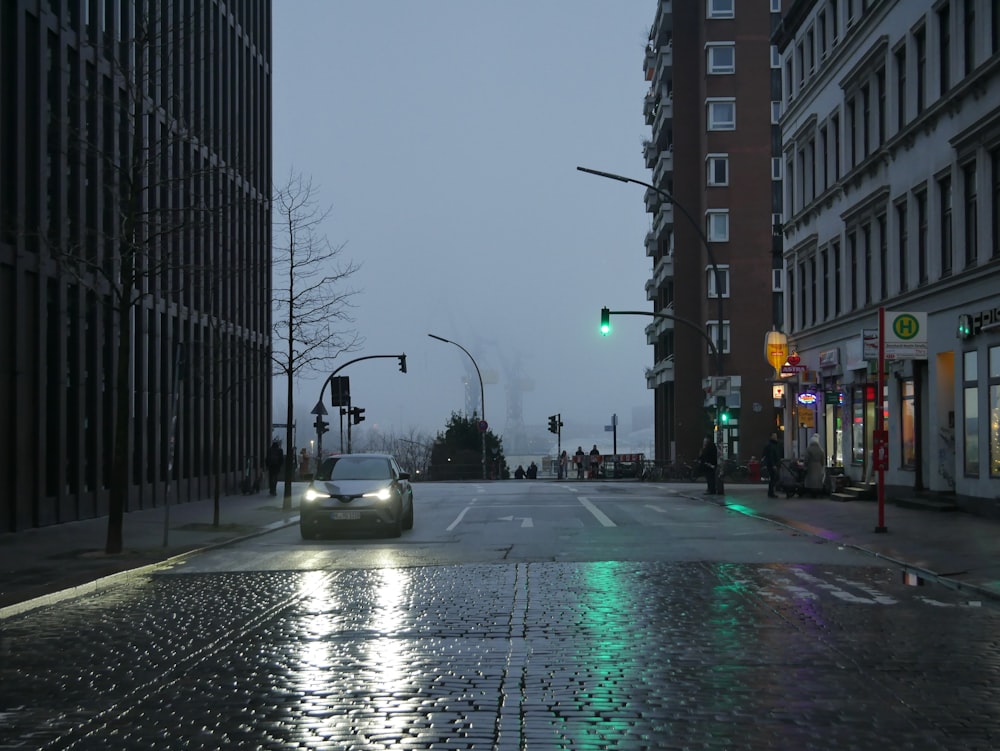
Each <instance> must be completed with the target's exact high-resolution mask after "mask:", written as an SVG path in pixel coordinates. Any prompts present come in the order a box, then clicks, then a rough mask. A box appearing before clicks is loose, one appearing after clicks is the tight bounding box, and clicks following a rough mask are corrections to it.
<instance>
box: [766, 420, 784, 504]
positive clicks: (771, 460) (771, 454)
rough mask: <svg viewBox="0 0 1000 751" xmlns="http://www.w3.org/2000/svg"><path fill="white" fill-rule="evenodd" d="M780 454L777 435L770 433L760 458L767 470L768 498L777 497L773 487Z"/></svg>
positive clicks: (775, 481) (776, 480)
mask: <svg viewBox="0 0 1000 751" xmlns="http://www.w3.org/2000/svg"><path fill="white" fill-rule="evenodd" d="M781 454H782V451H781V444H780V443H778V434H777V433H771V437H770V439H768V442H767V445H766V446H765V447H764V452H763V456H762V457H761V458H762V459H763V462H764V466H765V467H766V468H767V497H768V498H777V497H778V494H777V493H775V492H774V487H775V485H776V484H777V482H778V465H779V464H781V458H782V457H781Z"/></svg>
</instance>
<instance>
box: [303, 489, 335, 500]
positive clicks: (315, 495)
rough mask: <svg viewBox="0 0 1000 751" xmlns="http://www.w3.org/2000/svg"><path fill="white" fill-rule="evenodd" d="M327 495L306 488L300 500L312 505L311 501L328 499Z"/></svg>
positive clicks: (328, 495)
mask: <svg viewBox="0 0 1000 751" xmlns="http://www.w3.org/2000/svg"><path fill="white" fill-rule="evenodd" d="M329 497H330V494H329V493H321V492H320V491H318V490H316V488H306V492H305V494H304V495H303V496H302V500H304V501H308V502H309V503H312V502H313V501H318V500H319V499H320V498H329Z"/></svg>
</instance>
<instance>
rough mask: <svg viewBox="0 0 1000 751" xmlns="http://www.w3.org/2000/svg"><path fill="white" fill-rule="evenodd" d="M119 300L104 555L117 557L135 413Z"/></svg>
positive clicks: (125, 307)
mask: <svg viewBox="0 0 1000 751" xmlns="http://www.w3.org/2000/svg"><path fill="white" fill-rule="evenodd" d="M132 263H133V261H132V259H131V256H129V255H128V254H125V256H124V257H123V258H122V278H123V279H131V277H132ZM120 295H121V296H120V297H119V298H118V300H117V308H118V310H117V311H116V312H117V314H118V362H117V363H116V375H115V386H114V388H115V443H114V448H113V449H112V467H111V490H110V493H109V494H108V536H107V540H106V542H105V544H104V552H105V553H107V554H108V555H114V554H116V553H121V552H122V539H123V526H124V519H125V499H126V496H127V494H128V477H129V472H128V462H129V445H128V443H129V442H128V434H129V421H130V420H131V415H132V410H131V409H130V406H131V405H130V404H129V400H130V397H131V393H132V390H131V389H130V388H129V370H130V368H129V366H130V363H131V362H132V316H131V304H130V302H131V300H130V297H129V293H128V292H127V291H126V290H122V291H121V293H120Z"/></svg>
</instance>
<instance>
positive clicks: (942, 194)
mask: <svg viewBox="0 0 1000 751" xmlns="http://www.w3.org/2000/svg"><path fill="white" fill-rule="evenodd" d="M938 198H939V200H940V202H941V276H942V277H945V276H951V263H952V245H951V237H952V235H951V176H950V175H949V176H945V177H942V178H941V179H940V180H938Z"/></svg>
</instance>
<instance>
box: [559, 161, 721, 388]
mask: <svg viewBox="0 0 1000 751" xmlns="http://www.w3.org/2000/svg"><path fill="white" fill-rule="evenodd" d="M577 169H578V170H579V171H580V172H587V173H588V174H591V175H597V176H598V177H606V178H608V179H609V180H617V181H618V182H620V183H635V184H636V185H641V186H643V187H644V188H649V189H650V190H655V191H656V192H657V193H659V194H660V196H662V197H663V198H664V199H666V200H667V201H669V202H670V203H671V204H673V206H674V208H675V209H677V210H678V211H679V212H680V213H681V216H683V217H684V218H685V219H687V220H688V222H689V223H690V224H691V227H692V228H694V231H695V232H696V233H697V234H698V239H699V240H701V244H702V245H703V246H705V253H706V254H707V255H708V262H709V263H710V264H711V266H712V274H713V276H714V277H715V295H716V297H717V298H718V316H719V328H718V342H717V345H716V346H715V361H716V369H717V370H718V373H717V375H722V272H721V271H720V270H719V264H717V263H716V262H715V254H714V253H713V252H712V244H711V243H710V242H709V241H708V238H707V237H706V236H705V230H703V229H702V227H701V224H700V223H699V222H698V221H697V220H695V218H694V217H693V216H691V214H689V213H688V210H687V209H685V208H684V207H683V206H682V205H681V204H679V203H677V201H675V200H674V197H673V196H672V195H671V194H670V193H669V192H668V191H666V190H664V189H663V188H658V187H656V186H655V185H652V184H650V183H646V182H643V181H642V180H636V179H635V178H632V177H625V175H616V174H615V173H614V172H602V171H600V170H596V169H590V168H589V167H577Z"/></svg>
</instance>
